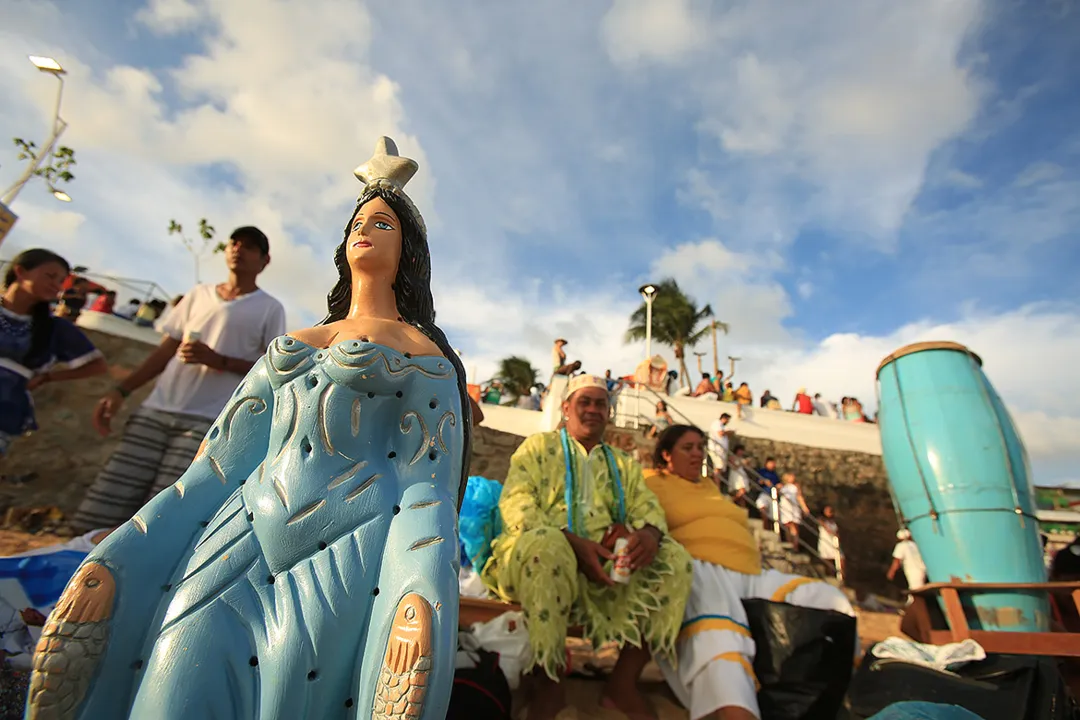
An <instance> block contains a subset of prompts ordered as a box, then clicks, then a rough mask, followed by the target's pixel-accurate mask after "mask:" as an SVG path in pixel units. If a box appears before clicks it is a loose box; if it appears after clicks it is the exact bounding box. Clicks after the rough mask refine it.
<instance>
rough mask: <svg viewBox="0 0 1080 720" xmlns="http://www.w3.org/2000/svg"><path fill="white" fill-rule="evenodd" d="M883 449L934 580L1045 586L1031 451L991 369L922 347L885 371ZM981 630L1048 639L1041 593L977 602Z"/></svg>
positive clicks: (896, 357) (942, 348)
mask: <svg viewBox="0 0 1080 720" xmlns="http://www.w3.org/2000/svg"><path fill="white" fill-rule="evenodd" d="M877 375H878V382H879V392H880V399H879V410H878V423H879V426H880V429H881V449H882V455H883V459H884V461H885V468H886V470H887V471H888V473H889V481H890V483H891V484H892V487H893V492H894V495H895V498H896V502H897V504H898V506H899V511H900V513H901V515H902V516H903V521H904V522H905V523H906V524H907V526H908V528H909V529H910V530H911V534H912V536H913V538H914V540H915V543H916V544H917V545H918V546H919V550H920V552H921V553H922V557H923V561H924V562H925V563H926V571H927V578H928V580H929V581H930V582H950V581H961V582H979V583H998V582H1000V583H1028V582H1046V569H1045V566H1044V565H1043V553H1042V543H1041V541H1040V539H1039V530H1038V524H1037V522H1036V519H1035V509H1036V508H1035V498H1034V492H1033V488H1032V484H1031V481H1030V477H1029V474H1030V473H1029V469H1028V459H1027V451H1026V450H1025V449H1024V445H1023V443H1022V442H1021V440H1020V435H1019V434H1018V433H1017V431H1016V427H1015V426H1014V425H1013V422H1012V418H1010V417H1009V413H1008V411H1007V410H1006V409H1005V405H1004V404H1003V403H1002V402H1001V398H999V397H998V395H997V393H996V392H994V388H993V386H991V385H990V381H989V380H987V379H986V376H985V375H984V374H983V372H982V361H981V360H980V359H979V357H978V356H977V355H975V354H974V353H972V352H971V351H970V350H968V349H967V348H965V347H964V346H962V345H957V344H956V343H948V342H932V343H917V344H915V345H909V346H907V347H905V348H901V349H900V350H897V351H896V352H895V353H893V354H892V355H890V356H889V357H887V358H885V360H883V361H882V363H881V365H880V366H879V367H878V373H877ZM964 604H965V605H966V606H967V607H968V622H969V623H970V624H971V627H972V628H973V629H981V630H1011V631H1046V630H1048V628H1049V614H1048V613H1049V608H1048V604H1047V601H1046V599H1045V598H1044V597H1042V596H1041V595H1040V594H1036V593H1023V592H1002V593H994V594H984V595H976V594H970V597H969V598H965V601H964Z"/></svg>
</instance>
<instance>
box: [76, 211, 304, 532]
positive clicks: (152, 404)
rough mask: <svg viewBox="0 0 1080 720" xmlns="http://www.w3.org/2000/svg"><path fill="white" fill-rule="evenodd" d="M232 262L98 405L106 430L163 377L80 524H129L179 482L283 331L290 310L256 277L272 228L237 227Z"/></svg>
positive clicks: (190, 296) (172, 318)
mask: <svg viewBox="0 0 1080 720" xmlns="http://www.w3.org/2000/svg"><path fill="white" fill-rule="evenodd" d="M225 263H226V265H227V266H228V268H229V279H228V280H226V281H225V282H224V283H221V284H220V285H196V286H195V287H194V288H193V289H192V290H191V291H190V292H188V293H187V294H186V295H184V298H183V299H182V300H181V301H180V302H179V303H177V305H176V307H174V308H173V309H172V311H171V312H170V313H169V315H168V317H167V318H164V319H163V321H162V322H161V324H160V325H159V328H158V329H159V330H160V331H161V332H162V334H164V335H165V337H164V338H163V339H162V341H161V344H160V345H159V346H158V348H157V349H156V350H155V351H154V352H153V353H151V354H150V356H149V357H148V358H146V360H145V361H143V364H142V365H140V366H139V367H138V368H137V369H136V370H135V371H134V372H132V373H131V374H130V375H129V376H128V377H127V378H125V379H124V380H122V381H121V382H119V383H118V384H117V385H116V387H115V388H113V390H112V391H110V392H109V393H108V394H107V395H105V397H103V398H101V400H99V401H98V404H97V406H96V407H95V408H94V417H93V422H94V427H95V428H97V430H98V432H99V433H101V435H102V436H103V437H104V436H107V435H108V434H109V432H110V431H111V429H112V428H111V421H112V418H113V416H114V415H115V414H116V413H117V411H118V410H119V409H120V406H121V405H122V404H123V402H124V400H125V398H127V397H128V396H129V395H131V393H133V392H135V391H136V390H138V389H139V388H140V387H142V386H143V385H145V384H146V383H148V382H150V381H152V380H154V379H155V378H157V384H156V385H155V386H154V390H153V392H152V393H150V396H149V397H148V398H147V399H146V401H145V402H144V403H143V404H142V406H141V407H139V408H138V409H137V410H135V411H134V412H133V413H132V414H131V417H130V419H129V420H128V422H127V425H126V426H125V428H124V436H123V438H121V440H120V445H119V446H118V447H117V448H116V451H115V452H114V453H113V455H112V457H110V458H109V461H108V462H107V463H106V464H105V467H104V468H103V469H102V470H101V472H100V473H99V474H98V476H97V479H96V480H94V483H93V485H91V486H90V489H89V490H87V492H86V496H85V497H84V498H83V501H82V504H81V505H80V506H79V510H78V512H77V513H76V515H75V519H74V520H73V521H72V524H73V525H74V527H75V528H76V529H90V528H100V527H115V526H117V525H119V524H121V523H123V522H126V521H127V520H128V519H129V518H131V516H132V515H134V514H135V512H136V511H138V509H139V508H140V507H142V506H143V505H144V504H145V503H146V502H147V501H148V500H149V499H150V498H152V497H154V496H155V495H156V494H157V493H159V492H161V491H162V490H163V489H165V488H167V487H169V486H170V485H172V484H173V483H174V482H176V480H177V479H178V478H179V477H180V476H181V475H183V474H184V472H185V471H186V470H187V469H188V466H189V465H190V464H191V462H192V460H194V459H195V454H196V453H197V452H198V449H199V445H200V444H201V443H202V440H203V437H204V436H205V435H206V433H207V432H209V430H210V426H211V425H212V424H213V422H214V420H215V419H216V418H217V416H218V414H219V413H220V412H221V411H222V409H223V408H224V407H225V403H226V402H228V400H229V397H230V396H231V395H232V394H233V392H234V391H235V390H236V388H237V386H238V385H239V384H240V381H241V380H242V379H243V378H244V376H245V375H246V374H247V372H248V370H250V369H251V367H252V365H254V364H255V362H256V361H257V360H258V359H259V358H260V357H262V355H263V353H265V352H266V348H267V346H269V345H270V342H271V341H272V340H273V339H274V338H276V337H277V336H279V335H282V334H283V333H284V332H285V308H284V307H282V305H281V303H280V302H278V301H277V300H276V299H274V298H273V297H271V296H270V295H268V294H267V293H266V292H264V291H263V290H261V289H259V287H258V285H257V284H256V282H255V281H256V278H257V277H258V276H259V274H260V273H261V272H262V271H263V270H265V269H266V266H267V265H268V264H269V263H270V242H269V240H267V238H266V235H264V234H263V233H262V231H261V230H259V229H258V228H255V227H250V226H249V227H242V228H239V229H237V230H236V231H234V232H233V234H232V236H231V237H230V239H229V244H228V246H227V247H226V250H225Z"/></svg>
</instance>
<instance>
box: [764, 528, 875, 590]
mask: <svg viewBox="0 0 1080 720" xmlns="http://www.w3.org/2000/svg"><path fill="white" fill-rule="evenodd" d="M747 522H748V523H749V524H750V531H751V532H752V533H753V534H754V538H755V539H756V540H757V543H758V549H759V550H760V551H761V562H762V564H764V565H765V567H767V568H769V569H772V570H776V571H777V572H782V573H791V574H793V575H804V576H806V577H812V578H820V579H821V580H823V581H825V582H827V583H829V584H830V585H832V586H833V587H838V588H840V589H841V590H843V591H844V594H845V595H847V596H848V598H849V599H851V600H852V601H854V600H855V592H854V591H853V590H851V589H850V588H845V587H844V586H843V585H842V584H841V583H840V581H839V580H837V579H836V577H835V576H834V575H832V574H831V573H829V572H828V570H827V569H826V567H825V565H824V563H822V561H821V560H819V559H817V558H814V557H813V556H812V555H810V554H809V553H806V552H797V551H796V550H795V548H794V547H792V545H791V543H789V542H786V541H784V540H781V539H780V537H779V536H778V535H777V534H776V533H774V532H773V531H772V530H771V529H767V528H766V527H765V521H764V520H761V519H757V518H750V519H749V520H748V521H747Z"/></svg>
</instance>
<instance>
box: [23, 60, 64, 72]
mask: <svg viewBox="0 0 1080 720" xmlns="http://www.w3.org/2000/svg"><path fill="white" fill-rule="evenodd" d="M27 57H29V58H30V62H32V63H34V67H36V68H37V69H38V70H40V71H41V72H47V73H49V74H50V75H57V76H59V75H63V74H65V73H66V72H67V71H66V70H64V68H63V67H61V66H60V63H58V62H56V61H55V60H53V59H52V58H51V57H44V56H41V55H28V56H27Z"/></svg>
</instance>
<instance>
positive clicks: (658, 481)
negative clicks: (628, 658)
mask: <svg viewBox="0 0 1080 720" xmlns="http://www.w3.org/2000/svg"><path fill="white" fill-rule="evenodd" d="M653 459H654V461H655V462H654V466H655V467H656V468H657V469H655V470H647V471H646V472H645V483H646V484H647V485H648V486H649V489H650V490H652V491H653V493H655V494H656V496H657V498H658V499H659V500H660V504H661V505H662V506H663V508H664V512H665V514H666V515H667V524H668V534H669V535H670V536H671V538H672V539H673V540H675V541H677V542H678V543H680V544H681V545H682V546H683V547H685V548H686V550H687V551H688V552H689V553H690V556H691V557H692V558H693V586H692V589H691V591H690V599H689V600H688V601H687V603H686V612H685V614H684V615H683V622H682V628H681V630H680V632H679V639H678V643H677V645H676V650H677V654H678V665H677V667H673V666H672V664H671V663H668V662H665V661H664V660H663V659H662V658H657V663H658V664H659V665H660V668H661V670H663V672H664V677H665V678H666V679H667V682H668V684H669V685H670V686H671V689H672V690H673V691H674V692H675V694H676V695H677V696H678V697H679V700H680V701H682V703H683V704H684V705H686V706H687V707H688V708H689V709H690V717H691V718H692V720H699V718H710V719H712V720H750V719H751V718H753V719H756V718H759V717H760V711H759V709H758V703H757V688H758V685H757V679H756V677H755V676H754V669H753V666H754V641H753V639H752V637H751V635H750V629H749V627H748V626H747V619H746V612H745V611H744V610H743V605H742V600H743V598H765V599H767V600H772V601H774V602H787V603H791V604H792V605H799V606H802V607H810V608H818V609H823V610H836V611H839V612H842V613H846V614H848V615H854V614H855V611H854V610H853V609H852V607H851V603H850V602H848V599H847V598H846V597H845V596H844V594H843V593H842V592H840V591H839V590H838V589H836V588H834V587H833V586H832V585H829V584H827V583H824V582H820V581H818V580H813V579H810V578H804V577H800V576H798V575H787V574H784V573H780V572H777V571H775V570H762V568H761V555H760V553H759V552H758V547H757V542H756V541H755V539H754V535H753V533H751V532H750V525H749V523H747V515H746V510H744V509H743V508H740V507H739V506H737V505H736V504H735V503H733V502H731V501H730V500H728V499H727V498H726V497H724V496H723V495H721V494H720V491H719V489H718V488H717V487H716V485H715V484H713V483H712V482H711V481H709V480H708V479H706V478H702V477H701V466H702V462H703V461H704V459H705V435H704V434H703V433H702V432H701V431H700V430H698V429H697V428H695V427H691V426H689V425H672V426H671V427H669V428H668V429H667V430H665V431H664V432H663V433H661V434H660V438H659V439H658V440H657V441H656V451H655V453H654V457H653ZM853 651H854V648H853Z"/></svg>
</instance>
